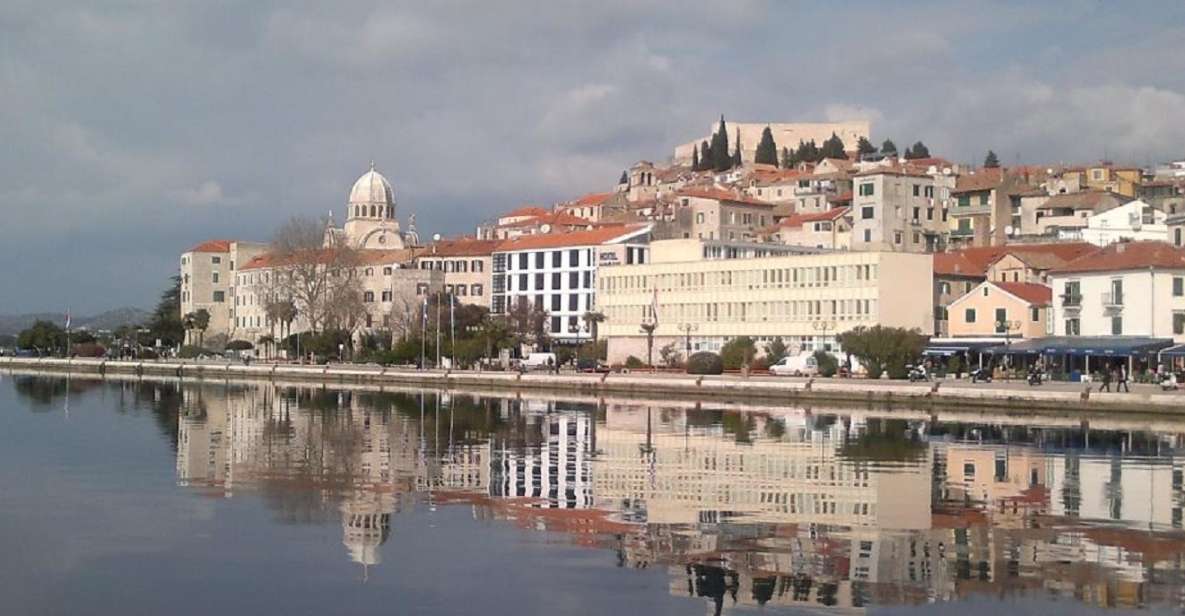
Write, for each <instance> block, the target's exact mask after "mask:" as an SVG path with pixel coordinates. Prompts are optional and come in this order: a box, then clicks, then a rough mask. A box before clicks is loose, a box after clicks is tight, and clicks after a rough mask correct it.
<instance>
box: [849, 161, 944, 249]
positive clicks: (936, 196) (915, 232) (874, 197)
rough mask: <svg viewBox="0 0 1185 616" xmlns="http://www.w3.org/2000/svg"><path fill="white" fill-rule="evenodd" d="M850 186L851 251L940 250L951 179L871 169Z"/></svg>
mask: <svg viewBox="0 0 1185 616" xmlns="http://www.w3.org/2000/svg"><path fill="white" fill-rule="evenodd" d="M853 184H854V194H853V196H852V245H851V247H852V250H861V251H865V250H869V251H883V252H915V253H924V252H935V251H937V250H940V249H942V248H943V247H944V246H945V244H946V240H947V235H948V230H949V229H948V225H949V223H948V218H949V209H950V198H951V190H952V189H954V187H955V176H954V175H950V174H945V173H942V172H938V173H927V172H921V171H916V170H913V169H911V168H908V167H894V168H889V167H884V168H872V169H869V170H867V171H863V172H860V173H858V174H856V177H855V179H854V180H853Z"/></svg>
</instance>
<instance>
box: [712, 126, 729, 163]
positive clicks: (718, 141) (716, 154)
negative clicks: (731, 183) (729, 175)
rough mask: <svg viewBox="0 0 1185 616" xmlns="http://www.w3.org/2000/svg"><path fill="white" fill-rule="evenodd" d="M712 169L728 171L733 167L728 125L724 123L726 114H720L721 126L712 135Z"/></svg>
mask: <svg viewBox="0 0 1185 616" xmlns="http://www.w3.org/2000/svg"><path fill="white" fill-rule="evenodd" d="M711 152H712V169H713V170H715V171H728V170H729V169H730V168H731V167H732V157H731V156H729V152H728V126H726V125H725V124H724V116H723V115H721V116H720V126H719V127H718V128H717V129H716V132H715V134H713V135H712V145H711Z"/></svg>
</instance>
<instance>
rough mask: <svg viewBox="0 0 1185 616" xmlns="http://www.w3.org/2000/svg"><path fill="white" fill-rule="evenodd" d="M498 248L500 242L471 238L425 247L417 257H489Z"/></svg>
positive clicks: (444, 241)
mask: <svg viewBox="0 0 1185 616" xmlns="http://www.w3.org/2000/svg"><path fill="white" fill-rule="evenodd" d="M497 247H498V240H478V239H473V238H469V237H465V238H457V239H451V240H441V241H439V242H435V243H433V244H431V245H429V246H426V247H424V249H423V250H422V251H420V253H419V254H417V255H416V256H417V257H488V256H489V255H490V254H492V253H493V252H494V249H495V248H497Z"/></svg>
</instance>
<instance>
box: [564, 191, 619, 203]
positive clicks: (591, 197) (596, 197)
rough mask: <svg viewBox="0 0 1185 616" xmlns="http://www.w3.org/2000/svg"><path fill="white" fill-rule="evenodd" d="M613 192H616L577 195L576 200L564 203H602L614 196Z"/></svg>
mask: <svg viewBox="0 0 1185 616" xmlns="http://www.w3.org/2000/svg"><path fill="white" fill-rule="evenodd" d="M613 194H614V193H611V192H600V193H589V194H587V195H584V196H582V197H577V198H576V199H575V200H573V201H569V202H567V203H565V204H564V205H576V206H580V205H600V204H602V203H604V202H605V200H606V199H608V198H609V197H612V196H613Z"/></svg>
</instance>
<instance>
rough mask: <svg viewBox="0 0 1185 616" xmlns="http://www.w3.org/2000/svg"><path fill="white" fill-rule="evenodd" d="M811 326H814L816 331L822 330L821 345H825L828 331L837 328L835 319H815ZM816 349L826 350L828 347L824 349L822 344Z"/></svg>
mask: <svg viewBox="0 0 1185 616" xmlns="http://www.w3.org/2000/svg"><path fill="white" fill-rule="evenodd" d="M811 327H812V328H814V330H815V331H817V332H821V334H822V335H821V336H820V345H823V344H825V341H826V339H827V332H829V331H832V330H834V329H835V321H828V320H822V321H814V322H812V323H811ZM815 350H826V349H823V348H822V346H820V347H819V348H817V349H815Z"/></svg>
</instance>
